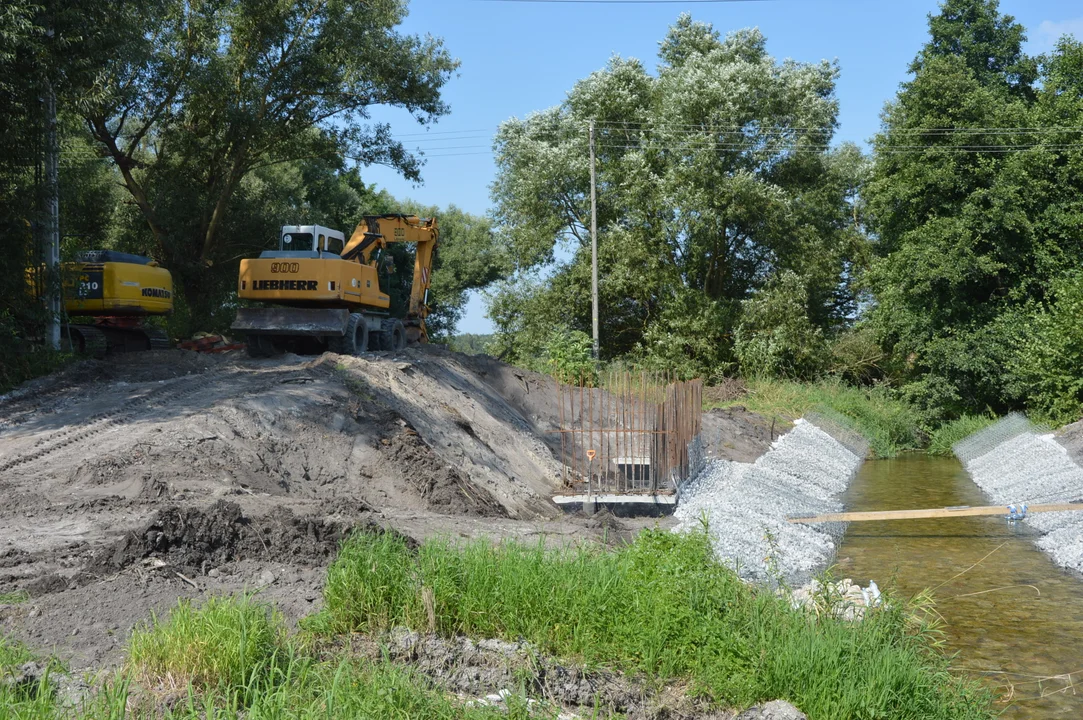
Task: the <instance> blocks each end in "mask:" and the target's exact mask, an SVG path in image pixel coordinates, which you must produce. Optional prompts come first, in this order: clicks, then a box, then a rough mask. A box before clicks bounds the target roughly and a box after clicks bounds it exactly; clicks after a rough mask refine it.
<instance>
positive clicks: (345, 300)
mask: <svg viewBox="0 0 1083 720" xmlns="http://www.w3.org/2000/svg"><path fill="white" fill-rule="evenodd" d="M237 295H238V297H240V298H242V299H244V300H259V301H261V302H267V303H275V304H279V305H288V306H292V307H329V308H350V309H354V308H359V307H370V308H379V309H381V310H386V309H387V308H388V307H389V306H390V304H391V298H389V297H388V296H387V295H385V294H384V293H382V292H380V283H379V278H378V277H377V274H376V268H375V267H372V266H370V265H362V264H361V263H357V262H351V261H349V260H342V259H339V258H297V259H292V258H250V259H246V260H241V271H240V277H239V285H238V287H237Z"/></svg>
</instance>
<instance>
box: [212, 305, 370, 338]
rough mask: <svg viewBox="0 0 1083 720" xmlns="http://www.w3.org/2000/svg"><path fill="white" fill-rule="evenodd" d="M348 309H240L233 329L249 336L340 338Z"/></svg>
mask: <svg viewBox="0 0 1083 720" xmlns="http://www.w3.org/2000/svg"><path fill="white" fill-rule="evenodd" d="M349 319H350V311H349V310H345V309H341V308H333V309H331V308H283V307H270V308H241V309H239V310H238V311H237V319H236V320H234V321H233V326H232V329H233V330H235V331H237V332H243V333H247V334H249V335H303V336H307V337H342V336H343V335H344V334H345V333H346V323H347V322H348V321H349Z"/></svg>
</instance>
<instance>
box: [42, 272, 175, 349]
mask: <svg viewBox="0 0 1083 720" xmlns="http://www.w3.org/2000/svg"><path fill="white" fill-rule="evenodd" d="M43 271H44V268H41V272H38V273H33V272H32V271H31V272H28V281H29V282H30V287H31V292H33V293H35V295H36V296H37V297H42V296H44V293H45V289H44V286H43V283H42V278H43V277H44V272H43ZM60 278H61V285H62V288H63V296H64V311H65V313H66V314H67V316H68V317H69V318H74V317H86V318H93V322H92V323H87V324H83V323H67V324H65V325H64V326H63V327H62V328H61V330H60V338H61V344H62V346H63V347H65V348H69V349H70V350H71V351H73V352H77V353H83V354H87V355H92V356H94V357H98V358H101V357H104V356H105V354H106V353H107V352H134V351H139V350H156V349H164V348H168V347H169V336H168V335H167V334H166V333H165V331H163V330H161V329H159V328H155V327H150V326H147V325H146V324H144V322H143V320H144V319H145V318H147V317H154V316H162V315H169V314H170V313H172V312H173V276H172V275H171V274H170V272H169V271H168V270H166V269H165V268H162V267H159V266H158V263H156V262H154V261H153V260H151V259H150V258H146V257H143V256H142V255H133V254H131V253H122V252H116V251H114V250H88V251H84V252H81V253H79V254H78V255H77V256H76V259H75V260H73V261H70V262H63V263H61V264H60Z"/></svg>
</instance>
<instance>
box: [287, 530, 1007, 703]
mask: <svg viewBox="0 0 1083 720" xmlns="http://www.w3.org/2000/svg"><path fill="white" fill-rule="evenodd" d="M325 601H326V602H325V604H326V608H325V610H324V611H323V613H322V614H321V615H319V616H317V617H316V618H314V619H312V620H311V621H310V622H309V623H308V627H309V628H310V629H311V630H313V631H314V632H317V633H326V634H331V635H335V634H339V633H350V632H372V631H377V630H381V629H386V628H390V627H393V626H399V625H404V626H408V627H412V628H415V629H420V630H425V629H429V628H432V629H435V630H436V631H437V632H439V633H442V634H445V635H452V634H458V633H463V634H467V635H472V636H480V637H502V638H507V639H511V640H514V639H519V638H525V639H526V640H529V641H530V642H532V643H534V644H536V646H537V647H539V648H540V649H541V650H543V651H545V652H547V653H551V654H554V655H557V656H562V657H570V658H573V659H576V660H579V661H583V662H586V663H588V664H595V663H596V664H605V665H610V666H614V667H617V668H619V669H621V670H624V671H628V672H633V673H642V674H643V675H645V676H647V677H648V678H654V679H657V680H660V681H665V680H676V681H682V680H683V681H691V683H692V686H693V687H694V688H695V689H696V690H697V691H698V692H700V693H702V694H704V695H706V696H708V697H710V698H712V699H713V700H715V701H716V702H718V703H720V704H722V705H724V706H726V705H735V706H738V707H744V706H748V705H750V704H752V703H754V702H758V701H762V700H767V699H773V698H782V699H786V700H789V701H791V702H793V703H794V704H796V705H797V706H798V707H800V708H801V709H802V710H804V711H805V712H806V713H807V714H808V716H809V717H810V718H812V719H813V720H829V719H830V720H833V719H834V718H915V719H916V718H922V719H935V718H945V719H947V718H951V719H952V720H962V719H969V718H989V717H992V714H991V711H990V702H991V700H990V696H989V695H988V693H986V692H985V691H983V690H981V689H980V688H979V687H978V686H977V685H976V684H972V683H967V682H963V681H961V680H959V679H957V678H955V677H953V676H952V675H951V674H950V673H949V672H948V670H947V661H946V659H945V658H944V657H942V656H941V655H940V654H938V652H937V651H936V650H934V649H933V647H932V644H933V641H934V640H935V635H934V633H935V630H934V629H932V628H930V627H928V626H921V625H915V623H914V622H913V616H912V615H911V614H909V613H908V612H907V611H906V609H905V608H904V607H903V604H902V603H893V604H891V605H889V606H888V607H886V608H884V609H882V610H880V611H877V612H875V613H871V614H870V616H869V617H868V618H867V619H866V620H865V621H864V622H862V623H857V624H852V623H844V622H841V621H838V620H833V619H829V618H815V617H813V616H810V615H809V614H808V613H806V612H803V611H798V610H793V609H792V608H790V606H789V604H788V603H787V602H786V601H784V600H781V599H779V598H777V597H775V596H774V595H773V594H771V593H766V592H761V591H757V590H755V589H753V588H750V587H749V586H747V585H745V584H744V583H742V582H741V581H740V580H739V579H738V578H737V576H736V575H735V574H734V573H733V572H731V571H729V570H727V569H726V568H724V567H722V566H721V565H719V564H718V563H717V562H715V560H714V559H713V554H712V552H711V549H710V546H709V543H708V541H707V540H706V537H705V536H704V535H703V534H702V533H697V534H692V535H685V536H678V535H673V534H668V533H661V532H646V533H644V534H642V535H641V536H640V537H639V538H638V539H637V540H636V541H635V542H634V543H632V544H630V545H628V546H626V547H624V548H621V549H619V550H616V551H608V550H603V549H600V548H588V547H577V548H567V549H563V550H546V549H545V548H544V547H542V546H541V545H538V546H524V545H521V544H516V543H505V544H503V545H499V546H493V545H492V544H491V543H477V544H470V545H465V546H453V545H451V544H449V543H447V542H428V543H426V544H424V545H422V546H421V548H419V549H418V550H417V551H411V550H409V549H408V548H407V546H406V545H405V544H404V543H403V541H402V540H400V539H397V538H395V537H392V536H390V535H358V536H355V537H354V538H352V539H351V540H350V541H348V542H347V544H346V545H345V546H344V547H343V549H342V551H341V553H340V555H339V557H338V559H337V560H336V561H335V563H334V564H333V565H332V566H331V568H330V570H329V573H328V579H327V584H326V586H325Z"/></svg>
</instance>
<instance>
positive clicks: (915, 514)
mask: <svg viewBox="0 0 1083 720" xmlns="http://www.w3.org/2000/svg"><path fill="white" fill-rule="evenodd" d="M1016 508H1017V509H1022V505H1016ZM1079 510H1083V503H1054V504H1050V505H1028V506H1027V514H1028V515H1029V514H1031V513H1042V512H1072V511H1079ZM1007 514H1008V507H1007V506H1006V505H978V506H970V505H960V506H956V507H943V508H928V509H924V510H873V511H870V512H844V513H829V514H827V515H815V516H813V517H792V518H787V520H789V521H790V522H792V523H804V524H812V523H824V522H869V521H872V520H927V519H932V518H949V517H971V516H974V515H1007Z"/></svg>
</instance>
